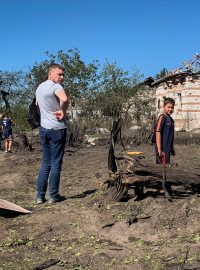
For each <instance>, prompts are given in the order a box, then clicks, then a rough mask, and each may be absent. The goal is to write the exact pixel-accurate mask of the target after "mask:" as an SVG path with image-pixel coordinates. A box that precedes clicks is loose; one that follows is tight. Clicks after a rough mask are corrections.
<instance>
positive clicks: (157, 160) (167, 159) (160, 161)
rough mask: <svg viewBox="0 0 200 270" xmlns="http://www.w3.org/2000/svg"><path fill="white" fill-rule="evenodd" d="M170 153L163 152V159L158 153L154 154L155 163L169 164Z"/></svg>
mask: <svg viewBox="0 0 200 270" xmlns="http://www.w3.org/2000/svg"><path fill="white" fill-rule="evenodd" d="M169 163H170V154H165V160H163V159H162V157H160V156H159V155H158V154H156V164H169Z"/></svg>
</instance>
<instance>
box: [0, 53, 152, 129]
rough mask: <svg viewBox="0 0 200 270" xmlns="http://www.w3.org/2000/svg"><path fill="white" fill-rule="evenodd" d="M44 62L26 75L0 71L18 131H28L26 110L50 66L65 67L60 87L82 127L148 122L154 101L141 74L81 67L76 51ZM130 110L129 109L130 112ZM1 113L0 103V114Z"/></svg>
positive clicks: (106, 66) (51, 56)
mask: <svg viewBox="0 0 200 270" xmlns="http://www.w3.org/2000/svg"><path fill="white" fill-rule="evenodd" d="M45 56H46V59H45V60H44V61H41V62H39V63H38V62H36V63H35V64H34V65H33V66H32V67H29V69H28V71H21V70H19V71H1V70H0V81H1V85H0V90H3V91H6V92H8V93H9V95H8V100H9V104H10V106H11V113H12V118H13V120H14V122H15V125H16V127H17V128H18V129H19V130H23V131H26V130H29V129H30V128H29V125H28V124H27V120H26V117H27V108H28V105H29V104H30V102H31V100H32V98H33V97H34V95H35V91H36V88H37V87H38V85H39V84H40V83H41V82H43V81H44V80H46V79H47V68H48V66H49V64H51V63H59V64H61V65H63V66H64V67H65V79H64V83H63V87H64V89H65V91H66V92H67V94H68V95H69V96H70V100H71V108H72V109H79V115H80V117H79V121H82V122H84V124H85V125H86V126H90V127H92V126H106V124H107V123H108V122H109V121H110V119H113V118H116V117H123V118H124V119H125V121H126V124H127V125H130V124H131V123H133V122H134V123H135V124H141V123H142V122H144V119H146V120H145V121H148V120H150V119H151V115H152V111H154V109H153V106H154V99H153V96H152V93H151V92H150V90H149V88H148V87H147V86H144V85H143V84H141V80H142V74H140V73H139V72H138V71H137V70H136V69H132V70H131V71H124V70H123V69H122V68H120V67H118V66H117V65H116V63H109V62H108V61H106V62H105V63H104V64H103V66H102V67H101V65H100V63H99V62H98V61H93V62H91V63H85V62H84V61H83V60H82V59H81V56H80V51H79V50H78V49H76V48H73V49H70V50H68V51H67V52H63V51H62V50H59V51H58V52H57V53H56V54H55V55H54V54H52V53H50V52H46V53H45ZM131 108H132V109H131ZM4 111H5V104H4V102H3V100H2V99H1V103H0V113H3V112H4Z"/></svg>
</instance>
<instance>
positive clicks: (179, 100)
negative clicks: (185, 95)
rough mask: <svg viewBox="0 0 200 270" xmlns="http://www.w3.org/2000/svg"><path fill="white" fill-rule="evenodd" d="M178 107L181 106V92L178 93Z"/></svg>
mask: <svg viewBox="0 0 200 270" xmlns="http://www.w3.org/2000/svg"><path fill="white" fill-rule="evenodd" d="M178 108H179V109H181V108H182V96H181V93H178Z"/></svg>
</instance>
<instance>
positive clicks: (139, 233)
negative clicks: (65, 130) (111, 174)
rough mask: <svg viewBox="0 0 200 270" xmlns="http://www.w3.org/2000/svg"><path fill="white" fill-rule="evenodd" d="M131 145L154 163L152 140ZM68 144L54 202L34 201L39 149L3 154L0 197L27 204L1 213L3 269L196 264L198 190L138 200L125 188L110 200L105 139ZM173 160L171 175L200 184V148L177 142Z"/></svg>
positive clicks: (199, 255)
mask: <svg viewBox="0 0 200 270" xmlns="http://www.w3.org/2000/svg"><path fill="white" fill-rule="evenodd" d="M128 147H129V149H131V150H133V151H144V152H145V155H144V156H145V158H144V159H142V160H141V162H142V163H143V164H144V166H145V164H148V166H149V167H148V170H150V168H151V166H152V168H153V167H155V166H154V165H153V164H154V158H155V157H154V153H153V147H152V146H150V145H140V146H136V145H129V146H128ZM66 150H67V151H66V153H65V157H64V162H63V169H62V176H61V185H60V193H61V194H62V195H65V196H66V200H64V201H63V202H60V203H57V204H53V205H51V204H49V203H48V202H46V203H45V204H43V205H36V204H35V202H34V200H35V184H36V178H37V173H38V169H39V165H40V161H41V150H40V148H39V147H38V148H36V149H35V150H34V151H32V152H30V151H27V152H24V151H23V152H20V151H19V150H16V151H15V150H14V151H13V153H12V154H5V153H4V152H3V151H1V152H0V160H1V162H0V187H1V188H0V198H1V199H6V200H8V201H10V202H13V203H16V204H18V205H20V206H22V207H24V208H26V209H29V210H31V214H28V215H18V216H16V215H10V216H9V215H8V216H5V215H3V214H2V215H0V226H1V233H0V269H1V270H7V269H9V270H12V269H15V270H16V269H24V270H27V269H45V268H44V267H48V269H49V270H51V269H53V270H62V269H70V270H83V269H84V270H106V269H109V270H111V269H112V270H129V269H131V270H132V269H134V270H146V269H152V270H161V269H163V270H167V269H168V270H173V269H174V270H175V269H177V270H178V269H179V270H183V269H185V270H186V269H200V252H199V249H200V221H199V220H200V208H199V205H200V197H199V195H198V192H195V191H194V190H190V188H182V187H176V186H175V187H173V186H172V190H173V188H174V193H173V194H172V197H173V201H172V202H169V201H168V200H167V199H166V198H165V197H164V195H163V194H158V193H157V192H156V191H155V190H146V191H145V192H146V193H145V197H144V198H143V199H141V200H139V201H137V200H135V197H134V191H133V189H132V188H131V187H130V189H129V198H128V199H127V200H126V201H123V202H113V201H109V200H108V199H107V198H106V197H105V196H104V194H103V188H102V183H103V182H104V181H106V180H107V179H108V169H107V155H108V145H104V146H95V147H89V146H86V145H85V146H82V147H80V148H79V149H72V148H71V149H70V150H72V151H69V149H66ZM75 150H76V151H75ZM172 163H173V164H174V166H172V167H170V168H169V172H168V176H169V178H170V177H175V178H177V179H176V180H177V181H183V180H184V181H186V182H187V179H189V178H190V181H189V183H191V181H193V182H194V183H195V182H196V183H198V181H199V182H200V179H199V168H200V146H198V145H187V146H186V145H177V146H176V157H175V158H174V160H173V162H172ZM173 172H175V173H174V174H173ZM183 178H184V179H183ZM184 181H183V182H184ZM47 199H48V197H47ZM53 260H54V261H53ZM53 262H54V265H52V266H50V264H51V263H52V264H53ZM43 263H45V264H46V265H43V266H42V264H43ZM48 263H49V264H48ZM48 265H49V266H48Z"/></svg>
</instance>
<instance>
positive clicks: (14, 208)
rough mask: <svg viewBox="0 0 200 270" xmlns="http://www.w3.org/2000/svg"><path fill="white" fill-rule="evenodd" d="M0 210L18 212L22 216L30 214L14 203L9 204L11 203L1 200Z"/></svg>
mask: <svg viewBox="0 0 200 270" xmlns="http://www.w3.org/2000/svg"><path fill="white" fill-rule="evenodd" d="M1 209H4V210H10V211H14V212H19V213H23V214H30V213H31V211H29V210H27V209H24V208H22V207H21V206H19V205H16V204H14V203H11V202H9V201H7V200H3V199H0V210H1Z"/></svg>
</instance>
